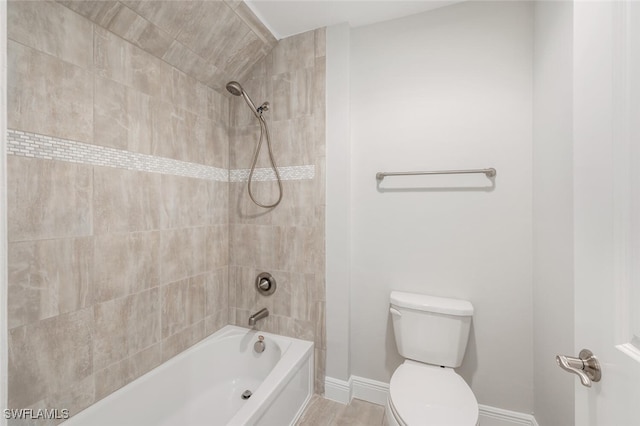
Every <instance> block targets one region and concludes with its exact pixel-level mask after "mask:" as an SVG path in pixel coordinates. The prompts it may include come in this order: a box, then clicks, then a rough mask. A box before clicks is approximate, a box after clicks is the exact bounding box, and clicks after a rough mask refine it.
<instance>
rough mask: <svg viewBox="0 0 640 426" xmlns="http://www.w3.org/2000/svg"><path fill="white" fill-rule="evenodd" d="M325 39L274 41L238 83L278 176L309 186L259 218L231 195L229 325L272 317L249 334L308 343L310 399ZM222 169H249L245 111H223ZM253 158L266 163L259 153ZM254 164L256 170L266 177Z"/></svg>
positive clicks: (318, 299)
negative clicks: (226, 117) (260, 287)
mask: <svg viewBox="0 0 640 426" xmlns="http://www.w3.org/2000/svg"><path fill="white" fill-rule="evenodd" d="M324 47H325V31H324V30H323V29H322V30H316V31H315V32H314V31H310V32H307V33H303V34H300V35H296V36H293V37H289V38H286V39H283V40H281V41H280V42H279V44H278V45H277V46H276V47H275V48H274V49H273V51H271V53H270V54H269V55H268V56H267V57H266V58H265V59H264V60H263V61H261V62H259V63H258V64H257V65H256V67H255V68H254V69H253V71H252V73H251V74H250V75H249V77H248V79H247V80H245V81H243V85H244V86H245V89H246V90H247V92H248V93H249V94H250V96H251V97H252V99H253V101H254V102H256V103H257V104H258V105H259V104H260V103H262V102H263V101H265V100H269V101H270V102H271V110H270V111H269V112H268V113H267V116H268V122H269V125H270V129H271V132H272V136H273V150H274V154H275V158H276V160H277V164H278V166H279V167H281V166H285V167H286V166H301V165H313V166H315V175H314V178H313V179H302V180H289V181H284V182H283V185H284V198H283V201H282V204H280V205H279V206H278V207H277V208H275V209H273V210H264V209H261V208H259V207H256V206H255V205H253V204H252V203H251V201H250V200H249V197H248V195H247V189H246V183H244V182H238V183H232V184H231V185H230V190H229V191H230V199H229V222H230V229H229V235H230V242H231V244H230V259H229V260H230V271H229V286H230V287H229V288H230V290H229V302H230V308H231V309H230V319H231V321H232V322H233V323H235V324H238V325H242V326H246V324H247V320H248V318H249V315H250V314H251V313H253V312H255V311H257V310H258V309H261V308H263V307H267V308H269V310H270V312H271V315H270V316H269V317H268V318H266V320H264V322H260V323H258V326H257V327H258V328H259V329H263V330H266V331H270V332H275V333H279V334H282V335H286V336H292V337H297V338H301V339H306V340H312V341H315V345H316V346H315V359H316V391H317V392H323V390H324V360H325V350H326V344H325V330H324V324H325V320H324V312H325V284H324V283H325V281H324V269H325V266H324V262H325V255H324V216H325V198H324V185H325V183H324V182H325V179H324V164H325V136H324V128H325V126H324V120H325V50H324ZM231 126H232V128H231V136H230V148H229V151H230V152H229V154H230V155H229V161H230V167H231V168H232V169H246V168H248V167H250V164H251V155H252V154H253V148H254V146H255V143H256V142H257V139H258V136H259V127H258V126H257V122H256V120H255V117H253V114H252V113H251V111H250V110H249V108H247V106H246V105H245V103H244V101H242V100H241V99H239V98H237V99H234V100H232V102H231ZM262 153H263V154H266V145H263V149H262ZM268 164H269V163H268V160H267V156H266V155H262V156H261V157H260V160H259V162H258V167H268ZM252 187H253V188H254V191H255V194H256V197H257V198H258V200H260V201H262V202H263V203H270V202H273V201H274V200H275V199H276V198H277V195H278V193H277V185H276V183H275V182H274V181H267V182H256V183H255V184H254V185H253V186H252ZM262 271H267V272H270V273H271V274H272V275H273V276H274V277H275V278H276V280H277V283H278V289H277V291H276V293H275V294H273V295H272V296H268V297H264V296H261V295H258V294H257V293H256V291H255V287H254V285H255V284H254V283H255V278H256V276H257V275H258V273H260V272H262Z"/></svg>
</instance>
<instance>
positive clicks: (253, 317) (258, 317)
mask: <svg viewBox="0 0 640 426" xmlns="http://www.w3.org/2000/svg"><path fill="white" fill-rule="evenodd" d="M268 316H269V310H268V309H267V308H262V309H260V310H259V311H258V312H256V313H255V314H253V315H251V316H250V317H249V325H250V326H254V325H256V321H258V320H261V319H262V318H266V317H268Z"/></svg>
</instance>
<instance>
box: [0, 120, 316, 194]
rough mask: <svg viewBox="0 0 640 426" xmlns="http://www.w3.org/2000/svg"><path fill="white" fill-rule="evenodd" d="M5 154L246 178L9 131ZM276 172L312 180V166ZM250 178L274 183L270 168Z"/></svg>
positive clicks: (224, 179)
mask: <svg viewBox="0 0 640 426" xmlns="http://www.w3.org/2000/svg"><path fill="white" fill-rule="evenodd" d="M7 154H8V155H17V156H21V157H32V158H40V159H44V160H58V161H67V162H70V163H81V164H90V165H93V166H104V167H114V168H119V169H126V170H136V171H141V172H151V173H162V174H168V175H175V176H186V177H192V178H197V179H206V180H214V181H218V182H245V181H246V180H247V179H248V178H249V169H236V170H227V169H221V168H218V167H212V166H205V165H204V164H197V163H189V162H186V161H180V160H174V159H171V158H164V157H156V156H153V155H147V154H140V153H137V152H131V151H124V150H121V149H115V148H108V147H104V146H99V145H91V144H86V143H82V142H76V141H71V140H67V139H60V138H55V137H51V136H45V135H39V134H36V133H29V132H23V131H20V130H12V129H8V130H7ZM278 171H279V172H280V177H281V178H282V180H303V179H313V178H314V176H315V166H314V165H306V166H288V167H278ZM253 175H254V180H255V181H271V180H276V175H275V173H274V172H273V170H271V169H270V168H259V169H256V170H255V171H254V174H253Z"/></svg>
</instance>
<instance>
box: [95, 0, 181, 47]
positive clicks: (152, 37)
mask: <svg viewBox="0 0 640 426" xmlns="http://www.w3.org/2000/svg"><path fill="white" fill-rule="evenodd" d="M107 29H109V30H110V31H112V32H113V33H115V34H118V35H119V36H120V37H122V38H124V39H125V40H128V41H130V42H131V43H133V44H135V45H136V46H138V47H139V48H141V49H143V50H145V51H147V52H149V53H150V54H152V55H154V56H156V57H158V58H161V57H162V55H164V54H165V52H166V51H167V49H168V48H169V46H170V45H171V42H172V38H171V36H170V35H169V34H167V33H165V32H164V31H162V30H161V29H160V28H158V27H157V26H155V25H153V24H152V23H151V22H149V21H147V20H146V19H144V18H143V17H142V16H140V15H138V14H137V13H135V12H134V11H133V10H131V9H129V8H128V7H126V6H124V7H121V8H120V10H118V12H117V13H116V14H115V16H114V17H113V19H112V20H111V22H109V25H108V26H107Z"/></svg>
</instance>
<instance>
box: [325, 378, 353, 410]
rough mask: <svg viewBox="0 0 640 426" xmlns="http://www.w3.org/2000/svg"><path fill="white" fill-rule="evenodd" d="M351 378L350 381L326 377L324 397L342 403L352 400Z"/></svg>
mask: <svg viewBox="0 0 640 426" xmlns="http://www.w3.org/2000/svg"><path fill="white" fill-rule="evenodd" d="M351 386H352V382H351V378H349V381H344V380H340V379H334V378H333V377H325V379H324V397H325V398H327V399H330V400H332V401H336V402H339V403H341V404H345V405H346V404H348V403H349V402H350V401H351Z"/></svg>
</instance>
